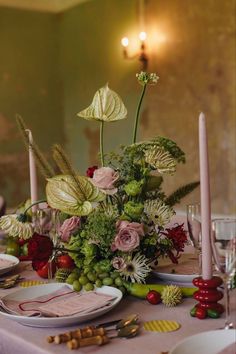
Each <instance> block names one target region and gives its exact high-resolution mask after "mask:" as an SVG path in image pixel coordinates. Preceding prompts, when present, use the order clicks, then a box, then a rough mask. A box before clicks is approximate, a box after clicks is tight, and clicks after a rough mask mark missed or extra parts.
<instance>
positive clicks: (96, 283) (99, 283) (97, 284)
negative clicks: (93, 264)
mask: <svg viewBox="0 0 236 354" xmlns="http://www.w3.org/2000/svg"><path fill="white" fill-rule="evenodd" d="M95 285H96V287H97V288H101V286H102V281H101V280H100V279H97V280H96V282H95Z"/></svg>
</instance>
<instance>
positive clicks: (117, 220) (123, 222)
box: [0, 72, 199, 291]
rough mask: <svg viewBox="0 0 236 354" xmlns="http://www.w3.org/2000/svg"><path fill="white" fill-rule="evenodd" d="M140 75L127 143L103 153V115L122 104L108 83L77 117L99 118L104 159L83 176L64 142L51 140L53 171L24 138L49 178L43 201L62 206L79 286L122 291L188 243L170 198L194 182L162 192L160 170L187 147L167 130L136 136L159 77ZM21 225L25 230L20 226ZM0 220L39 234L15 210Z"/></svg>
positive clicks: (63, 243)
mask: <svg viewBox="0 0 236 354" xmlns="http://www.w3.org/2000/svg"><path fill="white" fill-rule="evenodd" d="M137 80H138V82H139V83H140V84H141V85H142V92H141V96H140V99H139V102H138V107H137V112H136V116H135V121H134V132H133V138H132V143H131V145H128V146H121V148H120V152H110V153H105V151H104V134H103V133H104V124H105V123H111V122H115V121H119V120H121V119H124V118H126V115H127V110H126V108H125V105H124V103H123V101H122V99H121V98H120V96H119V95H118V94H117V93H115V92H114V91H112V90H111V89H110V88H109V87H108V85H106V86H104V87H102V88H101V89H99V90H98V91H97V92H96V93H95V96H94V98H93V101H92V103H91V105H90V106H89V107H88V108H86V109H84V110H82V111H81V112H79V113H78V116H79V117H80V118H83V119H87V120H89V121H92V122H99V124H100V159H101V166H92V167H90V168H88V170H87V175H86V176H83V175H82V174H81V173H79V172H78V171H76V170H75V169H74V168H73V167H72V165H71V163H70V160H69V158H68V156H67V155H66V153H65V151H64V150H63V148H62V147H61V146H59V145H54V146H53V149H52V157H53V160H54V163H56V166H57V170H59V171H60V174H57V173H56V171H55V170H54V168H53V167H52V165H51V164H50V162H48V161H47V160H46V158H45V157H44V155H43V154H42V152H41V151H40V149H39V148H38V146H37V145H36V144H35V141H31V142H29V143H30V148H31V150H32V151H33V153H34V156H35V159H36V163H37V164H38V166H39V170H40V171H41V173H42V174H43V175H44V177H45V178H46V181H47V183H46V199H47V203H48V205H49V207H51V208H53V209H56V210H58V211H59V212H60V217H61V221H62V222H61V227H60V229H59V230H58V236H59V238H60V247H61V250H62V251H63V250H64V252H65V253H68V254H69V255H70V257H72V258H73V260H74V263H75V265H76V272H77V277H78V279H75V276H76V274H75V272H74V273H73V274H74V275H73V274H70V275H69V277H70V282H72V281H76V285H77V287H78V288H81V287H83V286H84V287H86V290H92V289H93V288H94V285H96V286H101V285H112V286H116V287H118V288H121V289H122V291H125V289H126V288H125V287H124V285H125V283H126V282H131V283H135V282H137V283H145V281H146V278H147V277H148V275H149V274H150V272H151V270H152V268H151V266H152V265H153V264H158V259H159V258H160V257H169V258H170V259H171V260H172V262H174V263H178V258H179V257H180V255H181V253H182V252H183V251H184V246H185V245H186V244H187V235H186V231H185V230H184V224H176V225H174V226H173V227H166V225H167V224H168V223H169V221H170V219H171V217H172V216H173V215H174V214H175V210H174V205H175V204H176V203H179V202H180V200H181V198H183V197H184V196H186V195H187V194H188V193H190V192H191V191H192V190H193V189H195V188H196V187H197V186H198V185H199V182H194V183H189V184H187V185H185V186H182V187H180V188H178V189H177V190H176V191H175V192H173V193H172V194H171V195H169V196H167V195H166V194H165V193H164V191H163V189H162V183H163V176H164V175H165V174H167V175H173V174H174V173H175V171H176V167H177V164H178V163H185V155H184V152H183V151H182V150H181V149H180V148H179V147H178V146H177V144H176V143H175V142H174V141H172V140H170V139H168V138H165V137H161V136H157V137H155V138H152V139H150V140H147V141H141V142H136V140H137V133H138V126H139V117H140V111H141V105H142V102H143V99H144V94H145V92H147V87H148V86H149V85H155V84H156V83H157V81H158V77H157V75H156V74H155V73H151V74H149V73H145V72H141V73H139V74H137ZM18 125H19V127H20V130H21V131H22V134H23V137H24V139H25V140H26V139H28V137H26V136H25V131H26V130H27V127H26V126H25V123H24V121H23V119H21V118H20V119H19V118H18ZM27 141H28V140H27ZM23 214H24V215H25V213H23ZM26 222H28V224H26ZM19 223H21V224H22V225H23V226H22V230H21V228H20V227H19V225H20V224H19ZM6 225H7V226H6ZM26 225H27V227H28V228H29V232H28V234H26V232H25V233H22V232H23V228H26ZM0 227H1V228H2V229H3V230H4V229H5V230H6V229H7V231H10V232H11V235H12V236H13V237H20V238H21V237H24V238H28V237H31V236H33V239H35V237H36V236H35V235H33V232H34V231H35V230H34V225H33V223H32V221H30V220H29V221H26V220H25V219H24V220H21V221H19V220H18V216H17V215H16V216H14V217H13V216H6V219H2V218H1V219H0ZM37 237H38V236H37ZM29 244H30V243H29ZM29 248H31V247H29ZM43 254H45V252H44V251H43ZM45 258H46V257H45ZM73 277H74V280H73ZM79 284H80V286H79Z"/></svg>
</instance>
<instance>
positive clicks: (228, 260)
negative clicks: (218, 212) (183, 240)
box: [211, 218, 236, 329]
mask: <svg viewBox="0 0 236 354" xmlns="http://www.w3.org/2000/svg"><path fill="white" fill-rule="evenodd" d="M211 240H212V249H213V257H214V261H215V266H216V269H217V270H218V271H219V272H220V276H221V277H222V279H223V282H224V296H225V326H224V329H231V328H233V327H234V326H233V323H232V322H230V320H229V316H230V306H229V288H230V281H231V277H232V276H233V274H234V271H235V266H236V219H230V218H223V219H215V220H213V221H212V238H211Z"/></svg>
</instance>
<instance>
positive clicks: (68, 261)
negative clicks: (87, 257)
mask: <svg viewBox="0 0 236 354" xmlns="http://www.w3.org/2000/svg"><path fill="white" fill-rule="evenodd" d="M57 268H67V269H73V268H75V263H74V261H73V259H72V258H71V257H70V256H69V255H68V254H63V255H61V256H59V257H58V258H57Z"/></svg>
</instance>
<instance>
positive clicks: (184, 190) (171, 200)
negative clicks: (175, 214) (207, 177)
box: [165, 181, 200, 206]
mask: <svg viewBox="0 0 236 354" xmlns="http://www.w3.org/2000/svg"><path fill="white" fill-rule="evenodd" d="M199 184H200V182H199V181H198V182H192V183H189V184H186V185H185V186H182V187H180V188H178V189H177V190H176V191H175V192H173V193H172V194H171V195H169V197H167V198H166V200H165V203H166V204H167V205H169V206H173V205H175V204H178V203H179V202H180V200H181V199H182V198H184V197H185V196H186V195H188V194H189V193H191V192H192V191H193V190H194V189H195V188H197V187H198V186H199Z"/></svg>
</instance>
